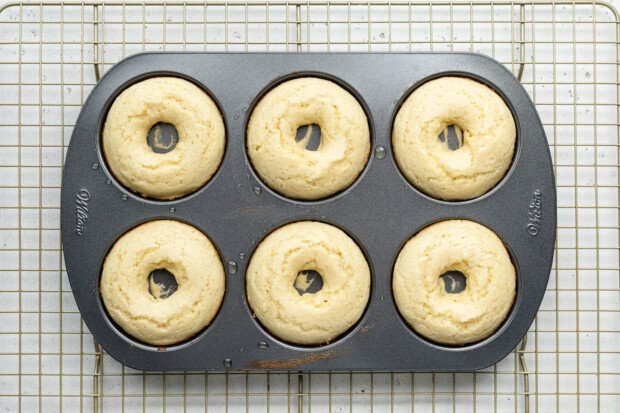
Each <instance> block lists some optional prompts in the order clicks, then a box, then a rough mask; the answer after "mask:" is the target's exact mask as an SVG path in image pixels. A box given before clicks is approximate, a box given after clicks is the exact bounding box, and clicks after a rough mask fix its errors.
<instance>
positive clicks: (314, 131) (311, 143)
mask: <svg viewBox="0 0 620 413" xmlns="http://www.w3.org/2000/svg"><path fill="white" fill-rule="evenodd" d="M295 142H297V144H298V145H300V146H301V147H303V148H304V149H306V150H308V151H313V152H314V151H317V150H318V149H319V147H320V146H321V127H320V126H319V125H317V124H316V123H310V124H308V125H301V126H299V127H298V128H297V133H296V134H295Z"/></svg>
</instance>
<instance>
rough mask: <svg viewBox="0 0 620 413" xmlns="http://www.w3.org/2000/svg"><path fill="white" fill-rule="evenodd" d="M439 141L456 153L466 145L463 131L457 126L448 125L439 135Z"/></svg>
mask: <svg viewBox="0 0 620 413" xmlns="http://www.w3.org/2000/svg"><path fill="white" fill-rule="evenodd" d="M439 141H440V142H442V143H443V144H444V145H446V146H447V147H448V149H450V150H451V151H456V150H458V149H459V148H460V147H462V146H463V144H464V143H465V136H464V133H463V129H462V128H461V127H460V126H459V125H456V124H451V125H448V126H446V127H445V129H444V130H443V131H441V133H440V134H439Z"/></svg>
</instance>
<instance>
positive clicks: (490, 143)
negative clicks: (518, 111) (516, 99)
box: [392, 77, 516, 200]
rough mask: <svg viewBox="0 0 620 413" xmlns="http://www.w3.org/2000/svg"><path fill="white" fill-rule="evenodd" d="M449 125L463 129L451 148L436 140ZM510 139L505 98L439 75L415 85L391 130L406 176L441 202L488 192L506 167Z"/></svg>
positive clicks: (511, 150)
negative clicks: (460, 137) (459, 145)
mask: <svg viewBox="0 0 620 413" xmlns="http://www.w3.org/2000/svg"><path fill="white" fill-rule="evenodd" d="M450 125H456V126H458V127H459V128H460V129H461V130H462V131H463V136H462V140H463V142H462V146H461V147H460V148H458V149H456V150H451V149H449V148H448V145H446V143H445V142H442V141H441V140H440V139H439V135H440V134H442V132H443V131H444V130H445V129H446V128H447V127H448V126H450ZM515 140H516V127H515V122H514V119H513V117H512V113H511V112H510V109H508V106H506V103H505V102H504V100H503V99H502V98H501V97H500V96H499V95H498V94H497V93H495V92H494V91H493V90H491V89H490V88H489V87H487V86H485V85H483V84H482V83H478V82H476V81H473V80H471V79H466V78H462V77H442V78H439V79H435V80H431V81H429V82H426V83H424V84H423V85H422V86H420V87H418V88H417V89H415V90H414V91H413V93H412V94H411V95H410V96H409V97H408V98H407V99H406V100H405V103H403V105H402V107H401V108H400V110H399V111H398V114H397V115H396V119H395V121H394V129H393V131H392V147H393V150H394V157H395V158H396V162H397V163H398V167H399V168H400V170H401V172H402V173H403V175H404V176H405V178H407V180H408V181H409V182H410V183H411V184H412V185H414V186H415V187H417V188H418V189H420V190H421V191H423V192H425V193H427V194H428V195H430V196H433V197H436V198H440V199H445V200H465V199H472V198H476V197H478V196H480V195H482V194H484V193H486V192H487V191H489V190H490V189H491V188H492V187H493V186H494V185H496V184H497V183H498V182H499V181H500V179H502V177H503V176H504V175H505V174H506V171H507V170H508V168H509V167H510V164H511V162H512V157H513V154H514V151H515Z"/></svg>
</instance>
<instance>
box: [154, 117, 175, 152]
mask: <svg viewBox="0 0 620 413" xmlns="http://www.w3.org/2000/svg"><path fill="white" fill-rule="evenodd" d="M178 142H179V131H177V128H176V127H175V126H174V125H173V124H171V123H167V122H157V123H156V124H154V125H153V126H151V129H149V133H148V134H147V135H146V143H147V144H148V145H149V148H151V150H152V151H153V152H155V153H162V154H163V153H168V152H170V151H172V150H173V149H174V148H175V147H176V146H177V143H178Z"/></svg>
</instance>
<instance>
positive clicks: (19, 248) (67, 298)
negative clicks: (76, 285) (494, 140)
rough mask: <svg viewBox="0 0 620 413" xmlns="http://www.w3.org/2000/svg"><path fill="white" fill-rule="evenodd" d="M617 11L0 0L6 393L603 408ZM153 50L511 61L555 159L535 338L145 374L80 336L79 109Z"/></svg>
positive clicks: (111, 403)
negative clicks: (436, 351)
mask: <svg viewBox="0 0 620 413" xmlns="http://www.w3.org/2000/svg"><path fill="white" fill-rule="evenodd" d="M619 33H620V16H619V15H618V13H617V12H616V11H615V10H614V9H613V8H612V7H611V6H609V5H608V4H606V3H604V2H598V1H564V0H558V1H549V2H539V1H536V2H534V1H530V2H518V1H514V2H510V1H503V2H502V1H500V2H495V3H491V2H483V3H476V2H473V3H472V2H469V1H460V0H454V1H444V0H437V1H433V2H424V3H418V2H401V1H399V0H394V1H385V0H384V1H381V2H372V4H371V3H367V2H363V1H355V0H353V1H338V0H336V1H332V2H329V1H321V2H297V1H294V0H292V1H282V0H274V1H268V2H264V3H248V2H243V1H235V0H232V1H229V2H219V3H209V4H203V3H202V2H195V1H194V0H187V1H177V0H170V1H168V2H159V3H149V4H145V3H144V2H141V1H133V0H127V1H107V2H98V1H96V2H93V1H82V2H69V1H66V2H65V1H46V2H41V3H10V4H6V5H5V6H3V7H2V8H0V278H1V280H2V281H1V282H0V342H1V343H2V344H1V346H0V407H2V408H4V409H5V410H6V411H17V410H19V409H20V408H21V409H23V410H24V411H36V410H39V411H43V410H45V411H48V410H65V411H75V410H78V409H79V410H95V411H99V410H103V409H105V410H108V409H109V410H114V411H116V410H121V409H123V410H128V411H134V410H139V409H142V410H147V409H148V410H151V409H153V410H173V411H178V410H191V409H194V408H195V409H197V410H198V409H204V408H207V409H208V410H210V411H238V410H246V411H247V410H252V411H291V410H292V411H315V412H316V411H327V410H329V411H331V410H333V411H346V410H348V411H372V410H375V411H387V410H388V409H389V410H391V411H414V410H415V411H433V412H435V411H457V410H458V411H491V410H495V411H513V410H514V411H526V412H529V411H542V412H548V411H563V412H568V411H587V412H589V411H597V410H598V411H603V412H611V411H614V409H617V408H618V406H620V275H619V274H620V257H619V236H620V231H619V220H620V208H619V205H620V203H619V198H620V194H619V192H620V191H619V188H620V187H619V181H618V172H619V159H618V158H619V150H620V145H619V143H620V141H619V139H620V123H619V116H620V101H619V99H620V94H619V91H620V86H619V85H620V83H619V82H620V78H619V76H620V73H619V71H618V69H619V66H620V62H619V53H620V37H619V36H620V34H619ZM143 50H184V51H185V50H186V51H192V50H199V51H202V50H207V51H211V50H230V51H291V52H295V51H355V50H363V51H409V50H411V51H428V50H431V51H451V50H454V51H457V50H459V51H475V52H481V53H485V54H487V55H491V56H493V57H495V58H496V59H497V60H499V61H500V62H502V63H503V64H505V65H506V66H507V67H508V68H509V69H510V70H512V71H513V73H515V75H517V76H518V77H519V78H520V79H521V81H522V83H523V85H524V86H525V88H526V89H527V90H528V92H529V93H530V95H531V97H532V99H533V100H534V102H535V103H536V106H537V109H538V111H539V113H540V116H541V118H542V121H543V123H544V126H545V130H546V133H547V137H548V140H549V146H550V149H551V154H552V156H553V159H554V165H555V172H556V177H557V186H558V241H557V249H556V257H555V264H554V266H553V270H552V274H551V279H550V281H549V285H548V288H547V292H546V295H545V299H544V302H543V304H542V307H541V309H540V311H539V313H538V316H537V318H536V320H535V322H534V323H533V324H532V327H531V328H530V331H529V332H528V334H527V337H526V340H524V341H523V342H522V343H521V345H520V346H519V347H518V348H516V349H515V350H514V351H513V352H512V353H511V354H510V355H508V356H507V357H506V358H505V359H504V360H503V361H501V362H499V363H498V364H497V365H495V366H493V367H490V368H488V369H485V370H482V371H478V372H472V373H458V374H448V373H436V374H434V373H415V374H412V373H407V372H394V373H358V372H343V373H336V372H325V373H316V374H315V373H312V374H304V373H253V372H247V373H229V374H220V373H167V374H156V373H143V372H140V371H136V370H132V369H129V368H126V367H124V366H122V365H120V364H119V363H118V362H116V361H115V360H113V359H112V358H111V357H110V356H108V355H107V354H106V353H105V352H104V351H102V349H101V348H100V347H99V345H98V344H97V343H96V342H95V341H94V340H93V338H92V336H91V335H90V334H89V332H88V329H87V327H86V326H85V325H84V323H83V321H82V320H81V318H80V314H79V312H78V310H77V308H76V306H75V303H74V301H73V296H72V294H71V291H70V287H69V284H68V280H67V276H66V273H65V272H64V267H63V262H62V249H61V242H60V228H59V214H60V211H59V203H60V180H61V173H62V165H63V161H64V155H65V150H66V147H67V144H68V142H69V139H70V136H71V131H72V126H73V124H74V122H75V120H76V118H77V115H78V113H79V110H80V107H81V104H82V103H83V101H84V99H85V98H86V97H87V95H88V93H89V92H90V90H91V89H92V88H93V86H94V84H95V83H96V81H97V79H98V78H99V76H100V75H102V74H103V73H105V71H106V70H107V69H109V68H110V67H111V66H112V65H113V64H114V63H115V62H117V61H118V60H119V59H121V58H122V57H123V56H126V55H129V54H132V53H135V52H139V51H143Z"/></svg>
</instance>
